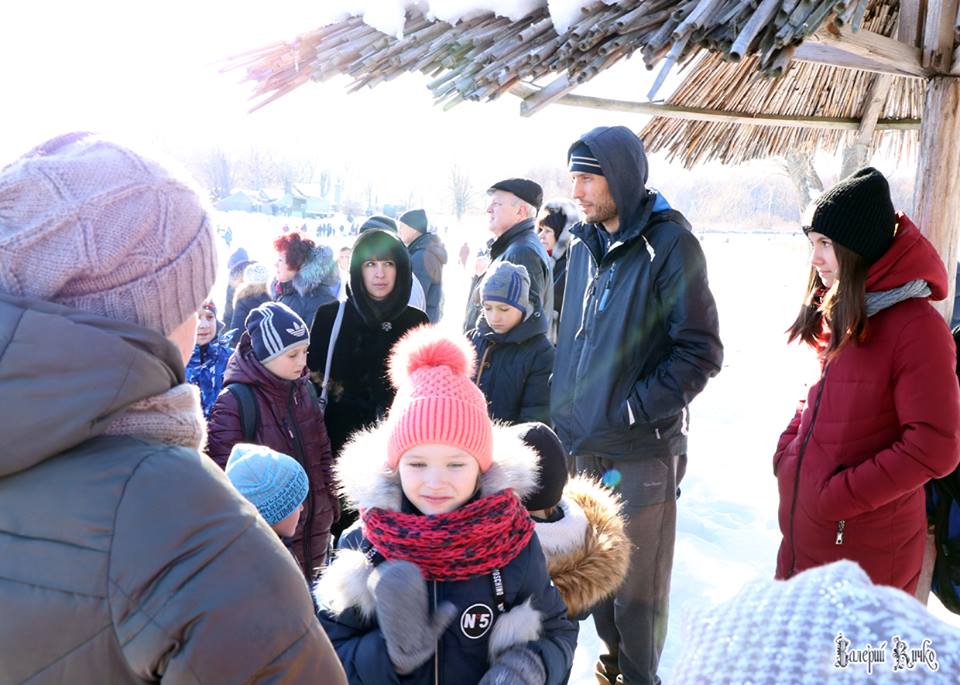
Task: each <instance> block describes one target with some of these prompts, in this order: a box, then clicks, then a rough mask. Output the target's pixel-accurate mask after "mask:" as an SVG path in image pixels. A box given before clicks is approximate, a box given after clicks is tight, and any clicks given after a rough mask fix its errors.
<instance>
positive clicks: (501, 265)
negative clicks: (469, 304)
mask: <svg viewBox="0 0 960 685" xmlns="http://www.w3.org/2000/svg"><path fill="white" fill-rule="evenodd" d="M480 293H481V295H480V300H481V301H482V302H503V303H504V304H508V305H510V306H511V307H515V308H517V309H519V310H520V311H521V312H523V314H524V318H527V317H528V316H530V314H531V313H532V312H533V308H532V307H531V306H530V274H529V273H527V267H525V266H522V265H519V264H511V263H510V262H494V263H493V264H492V265H491V266H490V268H489V269H487V273H486V275H485V276H484V277H483V281H482V282H481V283H480Z"/></svg>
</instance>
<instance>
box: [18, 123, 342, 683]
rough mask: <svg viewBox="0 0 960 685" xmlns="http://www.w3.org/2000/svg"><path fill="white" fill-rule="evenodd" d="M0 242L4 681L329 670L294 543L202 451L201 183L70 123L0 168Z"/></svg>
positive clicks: (206, 264) (211, 268) (207, 247)
mask: <svg viewBox="0 0 960 685" xmlns="http://www.w3.org/2000/svg"><path fill="white" fill-rule="evenodd" d="M0 254H3V255H4V256H3V268H2V269H0V406H2V407H3V411H2V412H0V435H3V448H2V450H0V503H2V504H0V547H2V549H3V551H2V553H0V579H2V580H0V607H2V608H0V683H31V684H33V685H42V684H46V683H50V684H51V685H52V684H54V683H67V682H69V683H71V684H72V685H102V684H104V683H110V684H111V685H126V684H129V685H142V684H143V683H164V684H167V685H180V684H182V685H197V684H198V683H270V684H271V685H276V684H279V683H289V684H293V683H311V682H312V683H345V682H346V677H345V675H344V672H343V669H342V667H341V666H340V664H339V662H338V660H337V657H336V655H335V653H334V652H333V648H332V646H331V645H330V642H329V640H328V639H327V638H326V636H325V635H324V633H323V632H322V630H321V629H320V627H319V625H318V624H317V621H316V619H315V617H314V616H313V607H312V602H311V599H310V594H309V591H308V589H307V584H306V582H305V581H304V579H303V576H302V574H301V573H300V571H299V570H298V569H297V565H296V563H295V562H294V560H293V558H292V557H291V556H290V555H289V553H288V552H287V551H286V549H285V548H284V547H283V545H282V544H281V542H280V540H279V539H278V537H277V535H276V534H275V533H274V532H273V531H272V530H271V529H270V528H269V526H268V525H267V523H266V522H265V521H264V520H263V519H262V518H261V517H260V516H259V515H258V514H257V511H256V510H255V509H254V508H253V506H252V505H251V504H249V503H248V502H246V501H245V500H244V499H243V498H242V497H241V496H240V494H239V493H237V491H236V490H235V489H234V488H233V487H232V486H231V485H230V483H229V482H228V481H227V479H226V477H225V476H224V475H223V473H222V472H221V471H220V469H219V468H217V466H216V464H214V463H213V462H212V461H211V460H209V459H207V458H206V457H204V456H202V455H201V454H200V453H199V451H198V449H199V447H200V445H201V443H202V442H203V440H204V421H203V415H202V413H201V412H200V402H199V393H198V391H197V389H196V387H195V386H193V385H189V384H187V383H185V382H184V361H185V360H186V359H187V358H188V357H189V355H190V351H191V350H192V348H193V341H194V337H195V330H196V325H197V317H196V311H197V309H198V308H199V306H200V304H201V302H203V300H204V298H205V297H206V296H207V294H208V292H209V290H210V288H211V286H212V285H213V282H214V277H215V276H216V270H217V254H216V248H215V244H214V236H213V231H212V229H211V226H210V219H209V215H208V212H207V209H206V207H205V202H204V201H203V200H201V199H200V196H199V195H198V193H197V192H196V191H195V190H194V189H193V188H192V187H191V185H190V184H188V183H186V182H184V181H183V180H181V179H180V178H179V177H178V176H176V175H174V174H172V173H171V172H169V171H168V170H166V169H165V168H164V167H162V166H160V165H159V164H158V163H157V162H155V161H153V160H151V159H148V158H146V157H143V156H141V155H139V154H137V153H135V152H133V151H131V150H129V149H128V148H125V147H122V146H120V145H118V144H116V143H113V142H110V141H108V140H106V139H104V138H101V137H98V136H93V135H90V134H84V133H75V134H66V135H64V136H60V137H58V138H55V139H53V140H51V141H48V142H47V143H44V144H43V145H41V146H40V147H38V148H36V149H34V150H32V151H31V152H29V153H27V155H25V156H24V157H22V158H20V159H19V160H17V161H15V162H14V163H13V164H11V165H10V166H8V167H6V168H5V169H4V170H3V171H0Z"/></svg>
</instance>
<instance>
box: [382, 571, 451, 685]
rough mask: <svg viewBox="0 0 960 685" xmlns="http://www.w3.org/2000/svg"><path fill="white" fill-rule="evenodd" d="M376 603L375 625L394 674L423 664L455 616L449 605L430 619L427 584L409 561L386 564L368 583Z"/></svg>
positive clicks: (445, 604) (408, 671)
mask: <svg viewBox="0 0 960 685" xmlns="http://www.w3.org/2000/svg"><path fill="white" fill-rule="evenodd" d="M367 586H368V587H369V588H370V592H371V593H372V594H373V600H374V602H375V604H376V612H377V622H378V623H379V624H380V632H381V633H383V639H384V640H385V641H386V643H387V653H388V654H389V655H390V661H391V662H393V666H394V668H395V669H396V670H397V673H400V674H401V675H406V674H408V673H412V672H413V671H414V670H416V669H417V668H418V667H419V666H420V665H421V664H423V663H424V662H426V660H427V659H429V658H430V657H431V656H433V652H434V650H435V649H436V646H437V640H438V639H439V637H440V635H441V634H442V633H443V631H444V630H446V629H447V626H448V625H450V622H451V621H452V620H453V617H454V616H455V615H456V613H457V608H456V607H455V606H454V605H453V604H451V603H450V602H444V603H443V604H441V605H440V606H438V607H437V610H436V611H435V612H434V614H433V616H431V615H430V606H429V603H428V600H427V583H426V581H424V579H423V575H422V574H421V573H420V569H419V568H417V567H416V565H414V564H411V563H410V562H409V561H400V560H396V561H385V562H383V563H382V564H380V565H379V566H377V567H376V568H375V569H374V570H373V572H372V573H371V574H370V578H369V579H368V580H367Z"/></svg>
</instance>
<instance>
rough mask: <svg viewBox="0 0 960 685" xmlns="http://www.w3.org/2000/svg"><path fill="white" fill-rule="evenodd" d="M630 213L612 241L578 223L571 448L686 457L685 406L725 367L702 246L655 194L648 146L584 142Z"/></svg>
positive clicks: (564, 428) (555, 406)
mask: <svg viewBox="0 0 960 685" xmlns="http://www.w3.org/2000/svg"><path fill="white" fill-rule="evenodd" d="M582 140H583V142H585V143H586V144H587V146H588V147H589V148H590V150H591V151H592V152H593V154H594V156H595V157H596V158H597V159H598V160H599V162H600V166H601V167H602V168H603V169H604V173H605V176H606V178H607V183H608V184H609V186H610V192H611V194H612V195H613V199H614V202H615V203H616V206H617V212H618V214H619V217H620V230H619V231H618V232H616V233H614V234H612V235H610V236H609V241H610V245H609V248H608V249H607V248H606V245H605V242H606V240H605V239H604V238H605V237H606V234H605V233H604V235H601V234H600V232H601V231H604V228H603V226H602V225H596V224H584V223H579V224H577V225H576V226H575V227H574V228H573V235H574V239H573V241H572V243H571V246H570V249H569V255H570V256H569V260H568V262H567V285H566V292H565V295H564V306H563V311H562V313H561V315H560V327H559V332H558V336H557V355H556V361H555V363H554V373H553V380H552V385H551V392H550V409H551V417H552V418H553V421H554V426H555V428H556V430H557V434H558V435H559V436H560V438H561V440H562V441H563V443H564V445H565V446H566V447H567V449H568V450H569V451H570V452H571V453H573V454H578V455H594V456H600V457H605V458H608V459H618V458H623V457H629V456H638V455H641V454H642V455H660V456H669V455H673V454H681V453H684V452H685V451H686V429H687V420H686V418H687V417H686V412H687V405H688V404H689V403H690V401H691V400H692V399H693V398H694V397H695V396H696V395H697V394H698V393H699V392H700V391H701V390H703V388H704V386H706V383H707V379H709V378H710V377H712V376H714V375H716V374H717V373H718V372H719V371H720V366H721V363H722V361H723V346H722V344H721V342H720V336H719V323H718V319H717V307H716V303H715V302H714V299H713V295H712V294H711V293H710V288H709V285H708V283H707V267H706V260H705V259H704V256H703V251H702V249H701V248H700V243H699V242H698V240H697V238H696V237H695V236H694V235H693V234H692V233H691V232H690V225H689V224H688V223H687V220H686V219H685V218H684V217H683V215H682V214H680V213H679V212H677V211H675V210H673V209H670V208H669V205H667V204H666V202H665V201H664V200H663V199H662V198H661V197H660V196H659V194H658V193H656V192H655V191H652V190H647V189H646V188H645V185H646V181H647V161H646V157H645V155H644V152H643V145H642V143H641V142H640V140H639V139H638V138H637V137H636V135H634V134H633V132H631V131H630V130H629V129H627V128H624V127H613V128H608V127H600V128H596V129H593V130H592V131H590V132H589V133H587V134H586V135H584V136H583V138H582Z"/></svg>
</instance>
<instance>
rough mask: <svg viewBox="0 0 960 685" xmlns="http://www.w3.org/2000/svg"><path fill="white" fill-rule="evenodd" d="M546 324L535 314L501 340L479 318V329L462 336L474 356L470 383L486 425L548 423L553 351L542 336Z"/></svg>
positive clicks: (501, 337)
mask: <svg viewBox="0 0 960 685" xmlns="http://www.w3.org/2000/svg"><path fill="white" fill-rule="evenodd" d="M548 324H549V322H548V321H547V317H546V316H545V315H544V314H543V313H542V312H534V313H533V314H532V315H531V316H529V317H528V318H527V319H525V320H524V321H521V322H520V323H519V324H517V326H516V327H515V328H514V329H513V330H510V331H508V332H507V333H504V334H500V333H496V332H494V330H493V329H492V328H490V326H489V325H488V324H487V321H486V319H484V318H483V317H480V322H479V325H478V327H477V328H475V329H474V330H472V331H470V332H469V333H468V334H467V337H469V338H470V342H472V343H473V347H474V349H476V351H477V375H476V377H475V378H474V381H475V382H476V383H477V385H478V386H480V390H482V391H483V396H484V397H486V398H487V408H488V411H489V414H490V418H491V419H500V420H501V421H509V422H510V423H519V422H522V421H542V422H543V423H550V372H551V370H552V369H553V354H554V351H553V344H552V343H551V342H550V340H549V339H548V338H547V335H546V332H547V329H548Z"/></svg>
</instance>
